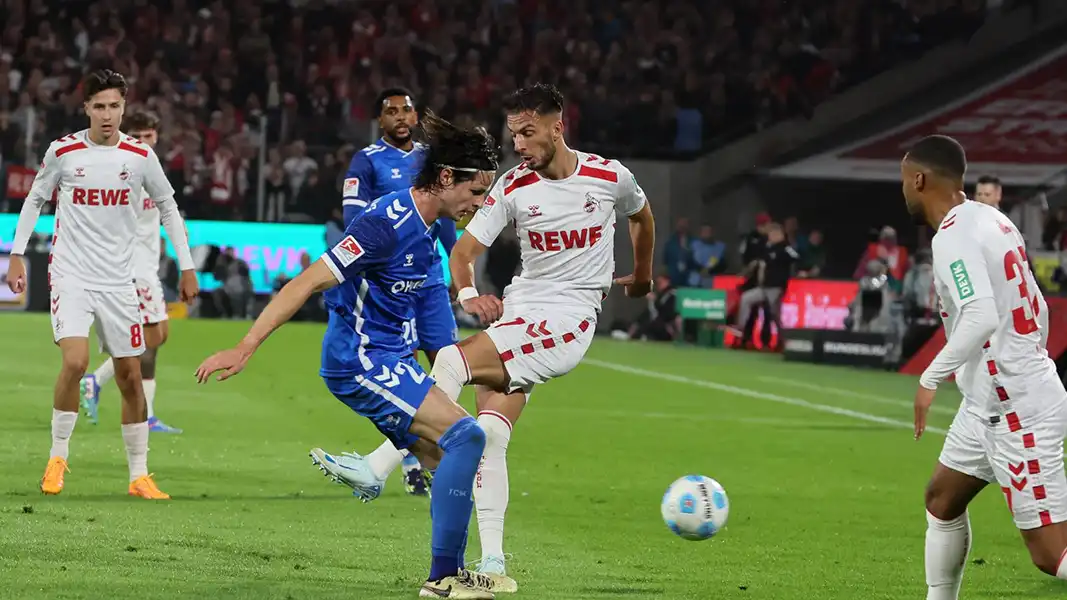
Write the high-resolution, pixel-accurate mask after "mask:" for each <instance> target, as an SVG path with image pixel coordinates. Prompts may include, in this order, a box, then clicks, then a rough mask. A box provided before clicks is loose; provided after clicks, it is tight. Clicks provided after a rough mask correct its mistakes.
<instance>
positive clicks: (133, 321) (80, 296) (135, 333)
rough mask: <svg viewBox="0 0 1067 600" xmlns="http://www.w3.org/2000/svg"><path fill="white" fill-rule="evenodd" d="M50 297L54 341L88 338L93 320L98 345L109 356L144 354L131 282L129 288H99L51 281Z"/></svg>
mask: <svg viewBox="0 0 1067 600" xmlns="http://www.w3.org/2000/svg"><path fill="white" fill-rule="evenodd" d="M50 300H51V303H50V304H51V306H50V309H51V313H52V336H53V339H55V341H56V342H58V341H59V340H62V339H64V338H72V337H84V338H88V337H89V328H90V327H92V326H93V322H94V321H95V322H96V334H97V337H98V338H100V347H101V348H102V349H103V350H104V351H105V352H107V353H108V354H110V355H111V356H113V357H115V358H125V357H128V356H140V355H141V354H143V353H144V332H143V331H142V329H141V327H142V325H141V321H142V317H141V310H140V302H138V300H137V290H136V289H135V288H134V286H133V284H130V287H129V290H122V291H100V290H87V289H85V288H84V287H82V286H81V285H79V284H77V283H73V282H71V283H62V282H57V281H56V280H53V281H52V291H51V294H50Z"/></svg>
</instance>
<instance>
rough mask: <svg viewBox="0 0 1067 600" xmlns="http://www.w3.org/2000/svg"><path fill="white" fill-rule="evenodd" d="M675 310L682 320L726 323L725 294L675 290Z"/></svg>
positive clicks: (686, 289) (704, 290)
mask: <svg viewBox="0 0 1067 600" xmlns="http://www.w3.org/2000/svg"><path fill="white" fill-rule="evenodd" d="M674 298H675V308H676V309H677V310H678V315H679V316H680V317H682V319H693V320H698V321H717V322H720V323H722V322H725V321H726V292H725V291H724V290H706V289H702V288H679V289H677V290H675V296H674Z"/></svg>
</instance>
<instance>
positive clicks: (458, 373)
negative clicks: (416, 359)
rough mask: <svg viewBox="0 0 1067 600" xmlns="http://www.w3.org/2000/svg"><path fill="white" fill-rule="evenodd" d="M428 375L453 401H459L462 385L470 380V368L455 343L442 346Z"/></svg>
mask: <svg viewBox="0 0 1067 600" xmlns="http://www.w3.org/2000/svg"><path fill="white" fill-rule="evenodd" d="M430 377H433V380H434V381H435V382H436V383H437V387H439V388H441V391H443V392H444V393H445V394H447V395H448V397H449V398H450V399H451V400H452V401H453V402H458V401H459V394H460V392H462V391H463V386H465V385H467V384H468V383H470V381H471V370H470V367H468V366H467V359H466V358H465V357H464V356H463V351H462V350H460V349H459V346H456V345H455V344H453V345H451V346H447V347H445V348H442V349H441V350H440V351H438V353H437V358H435V359H434V361H433V370H431V371H430Z"/></svg>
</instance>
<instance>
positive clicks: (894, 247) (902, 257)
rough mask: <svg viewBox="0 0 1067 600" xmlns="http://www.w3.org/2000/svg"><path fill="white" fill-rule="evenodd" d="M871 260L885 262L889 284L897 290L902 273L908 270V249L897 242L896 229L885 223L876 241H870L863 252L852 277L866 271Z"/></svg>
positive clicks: (859, 275) (902, 280)
mask: <svg viewBox="0 0 1067 600" xmlns="http://www.w3.org/2000/svg"><path fill="white" fill-rule="evenodd" d="M872 260H880V261H882V262H883V263H885V265H886V267H887V269H888V272H887V274H888V276H889V278H890V281H889V285H890V287H891V288H892V289H894V290H899V289H900V285H901V284H902V283H903V282H904V275H905V274H906V273H907V272H908V250H907V248H905V247H904V246H901V245H899V244H897V230H896V229H893V228H892V227H890V226H888V225H886V226H885V227H883V228H882V231H881V232H880V233H879V234H878V241H877V242H871V243H870V244H869V245H868V246H867V251H866V252H864V253H863V257H862V258H860V262H859V264H858V265H857V266H856V272H855V273H854V274H853V277H855V278H856V279H859V278H861V277H863V276H864V274H865V273H866V272H867V268H868V263H870V262H871V261H872Z"/></svg>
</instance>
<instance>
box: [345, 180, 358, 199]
mask: <svg viewBox="0 0 1067 600" xmlns="http://www.w3.org/2000/svg"><path fill="white" fill-rule="evenodd" d="M341 193H342V194H343V195H345V196H346V197H347V196H358V195H359V178H358V177H350V178H348V179H346V180H345V185H344V188H343V189H342V191H341Z"/></svg>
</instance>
